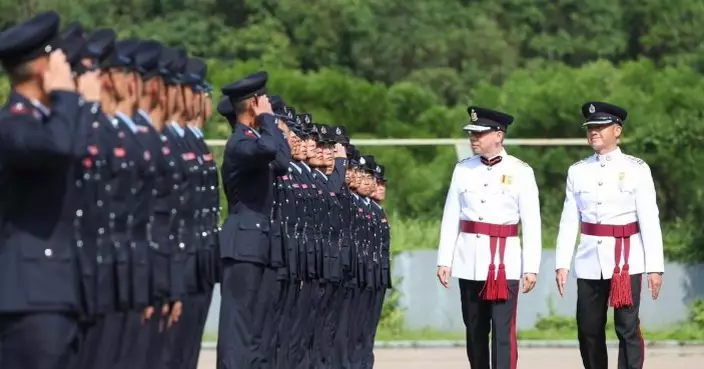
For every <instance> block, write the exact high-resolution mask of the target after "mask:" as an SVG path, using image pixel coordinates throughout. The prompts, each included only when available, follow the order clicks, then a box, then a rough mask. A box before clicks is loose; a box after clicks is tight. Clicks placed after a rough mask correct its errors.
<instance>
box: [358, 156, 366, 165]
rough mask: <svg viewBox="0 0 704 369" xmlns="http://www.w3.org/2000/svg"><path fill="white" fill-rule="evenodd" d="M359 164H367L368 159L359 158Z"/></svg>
mask: <svg viewBox="0 0 704 369" xmlns="http://www.w3.org/2000/svg"><path fill="white" fill-rule="evenodd" d="M359 164H362V165H364V164H367V161H366V160H365V159H364V158H359Z"/></svg>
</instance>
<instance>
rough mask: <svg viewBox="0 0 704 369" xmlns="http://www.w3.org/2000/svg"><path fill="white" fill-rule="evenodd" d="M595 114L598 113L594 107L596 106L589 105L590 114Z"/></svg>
mask: <svg viewBox="0 0 704 369" xmlns="http://www.w3.org/2000/svg"><path fill="white" fill-rule="evenodd" d="M594 113H596V108H595V107H594V104H589V114H594Z"/></svg>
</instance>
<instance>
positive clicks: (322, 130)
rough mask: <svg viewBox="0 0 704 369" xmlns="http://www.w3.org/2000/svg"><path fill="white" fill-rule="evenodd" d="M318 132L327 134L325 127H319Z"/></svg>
mask: <svg viewBox="0 0 704 369" xmlns="http://www.w3.org/2000/svg"><path fill="white" fill-rule="evenodd" d="M320 133H322V134H324V135H326V134H328V130H327V129H325V127H320Z"/></svg>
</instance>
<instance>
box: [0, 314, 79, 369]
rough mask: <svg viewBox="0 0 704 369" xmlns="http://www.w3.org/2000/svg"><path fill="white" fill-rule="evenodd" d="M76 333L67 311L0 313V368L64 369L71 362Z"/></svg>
mask: <svg viewBox="0 0 704 369" xmlns="http://www.w3.org/2000/svg"><path fill="white" fill-rule="evenodd" d="M78 334H79V325H78V321H77V319H76V317H74V316H72V315H69V314H63V313H26V314H0V368H2V369H29V368H31V369H65V368H67V367H68V366H69V365H70V364H71V363H73V362H75V361H74V359H75V358H74V355H76V354H77V352H76V349H77V344H78V342H77V339H78Z"/></svg>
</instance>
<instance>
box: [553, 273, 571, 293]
mask: <svg viewBox="0 0 704 369" xmlns="http://www.w3.org/2000/svg"><path fill="white" fill-rule="evenodd" d="M568 274H569V270H567V269H558V270H556V271H555V283H557V292H559V293H560V297H563V296H565V284H567V275H568Z"/></svg>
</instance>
